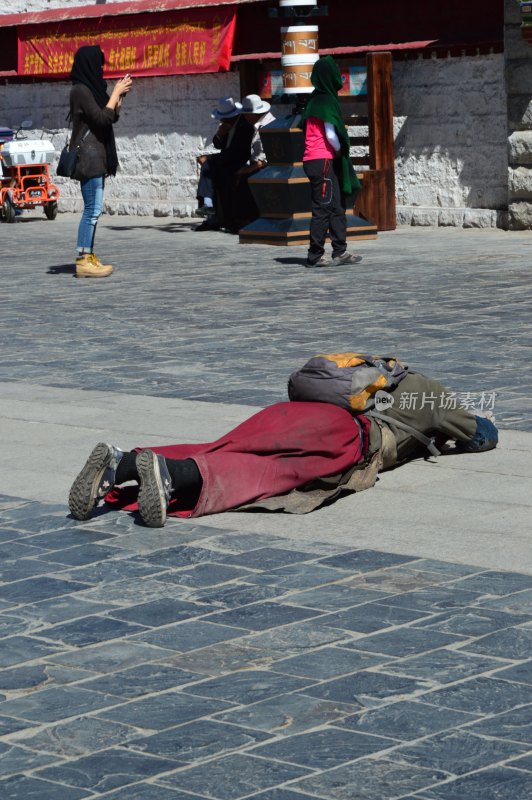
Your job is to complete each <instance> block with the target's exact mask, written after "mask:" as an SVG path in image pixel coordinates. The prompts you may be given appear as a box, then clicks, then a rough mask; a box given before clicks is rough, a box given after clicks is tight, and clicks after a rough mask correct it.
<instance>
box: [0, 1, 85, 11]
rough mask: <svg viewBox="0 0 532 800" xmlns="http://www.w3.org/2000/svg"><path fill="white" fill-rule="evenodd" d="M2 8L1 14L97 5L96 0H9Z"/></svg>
mask: <svg viewBox="0 0 532 800" xmlns="http://www.w3.org/2000/svg"><path fill="white" fill-rule="evenodd" d="M4 5H5V6H6V8H5V9H4V8H3V7H2V9H1V10H0V13H1V14H24V13H25V12H26V11H49V10H50V9H52V8H78V7H79V6H93V5H96V3H95V0H10V2H9V7H8V8H7V6H8V2H7V0H5V3H3V4H2V6H4Z"/></svg>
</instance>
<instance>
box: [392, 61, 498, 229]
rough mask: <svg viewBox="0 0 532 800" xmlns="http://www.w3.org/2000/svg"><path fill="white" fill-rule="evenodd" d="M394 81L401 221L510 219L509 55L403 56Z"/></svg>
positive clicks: (456, 222)
mask: <svg viewBox="0 0 532 800" xmlns="http://www.w3.org/2000/svg"><path fill="white" fill-rule="evenodd" d="M393 82H394V86H393V92H394V127H395V159H396V160H395V164H396V169H395V175H396V195H397V212H398V213H397V216H398V224H414V225H416V224H417V225H438V224H439V225H465V226H475V225H478V226H486V227H490V226H494V225H502V224H504V221H505V215H506V210H507V204H508V176H507V171H508V156H507V115H506V92H505V85H504V56H503V55H502V54H495V55H486V56H476V57H466V56H464V57H460V58H448V59H417V60H415V61H399V62H396V64H395V65H394V73H393Z"/></svg>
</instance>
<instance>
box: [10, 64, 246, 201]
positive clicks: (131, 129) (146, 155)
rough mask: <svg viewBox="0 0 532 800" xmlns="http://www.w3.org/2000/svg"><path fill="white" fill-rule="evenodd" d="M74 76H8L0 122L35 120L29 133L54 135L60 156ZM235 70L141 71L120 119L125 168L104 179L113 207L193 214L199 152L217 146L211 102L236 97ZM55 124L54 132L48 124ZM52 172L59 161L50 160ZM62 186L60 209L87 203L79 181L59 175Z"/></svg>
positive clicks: (117, 127) (120, 148) (119, 144)
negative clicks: (13, 80) (144, 74)
mask: <svg viewBox="0 0 532 800" xmlns="http://www.w3.org/2000/svg"><path fill="white" fill-rule="evenodd" d="M69 91H70V84H69V83H66V82H53V83H52V82H47V83H34V84H9V85H8V86H7V87H4V88H3V91H2V93H1V94H0V120H1V124H2V125H7V126H10V127H17V126H18V124H19V123H20V122H21V121H22V120H23V119H27V118H31V119H32V121H33V128H34V130H33V131H30V132H29V134H28V135H29V136H31V138H33V137H35V136H41V132H42V131H43V129H44V130H45V133H44V134H43V135H44V136H45V138H50V139H51V140H52V141H53V143H54V145H55V148H56V160H57V157H58V155H59V152H60V151H61V149H62V147H63V145H64V143H65V140H66V137H67V135H68V130H67V127H66V122H65V117H66V114H67V113H68V96H69ZM239 92H240V89H239V76H238V73H236V72H235V73H217V74H207V75H176V76H169V77H155V78H141V79H138V80H136V81H135V83H134V87H133V89H132V90H131V93H130V94H129V95H128V97H126V99H125V100H124V105H123V107H122V113H121V118H120V120H119V121H118V123H117V124H116V125H115V134H116V142H117V150H118V156H119V160H120V170H119V172H118V173H117V175H116V177H115V178H109V179H108V181H107V184H106V192H105V198H106V207H105V210H106V211H107V212H108V213H111V214H114V213H118V214H138V215H153V214H156V215H164V216H166V215H175V216H188V215H190V214H191V213H192V212H193V210H194V209H195V208H196V205H197V204H196V200H195V195H196V187H197V182H198V167H197V164H196V156H197V155H199V153H203V152H206V151H208V150H209V149H212V147H210V142H211V139H212V136H213V133H214V131H215V130H216V123H215V122H214V120H212V119H211V116H210V113H211V110H212V109H213V108H214V107H215V105H216V102H217V100H218V98H219V97H220V96H222V95H224V94H233V96H234V97H239ZM49 130H53V131H55V133H53V134H52V135H51V136H50V135H49V134H47V133H46V131H49ZM52 172H55V162H54V165H52ZM55 180H56V182H57V184H58V186H59V187H60V189H61V200H60V203H59V207H60V210H61V211H78V210H80V209H81V208H82V203H81V198H80V192H79V186H78V184H77V183H76V182H75V181H70V180H68V179H65V178H56V179H55Z"/></svg>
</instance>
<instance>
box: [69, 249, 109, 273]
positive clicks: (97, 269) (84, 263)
mask: <svg viewBox="0 0 532 800" xmlns="http://www.w3.org/2000/svg"><path fill="white" fill-rule="evenodd" d="M112 271H113V268H112V266H111V265H110V264H108V265H107V266H104V265H103V264H102V263H101V262H100V261H99V260H98V259H97V258H95V257H94V253H85V254H84V255H82V256H79V258H76V278H107V276H108V275H110V274H111V272H112Z"/></svg>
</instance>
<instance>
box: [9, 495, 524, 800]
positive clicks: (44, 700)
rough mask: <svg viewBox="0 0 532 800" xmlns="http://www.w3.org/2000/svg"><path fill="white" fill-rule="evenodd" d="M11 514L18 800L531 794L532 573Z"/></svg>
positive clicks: (445, 799) (28, 508) (505, 798)
mask: <svg viewBox="0 0 532 800" xmlns="http://www.w3.org/2000/svg"><path fill="white" fill-rule="evenodd" d="M0 507H1V519H2V528H1V538H2V544H1V554H2V565H1V567H0V579H1V581H2V584H1V585H0V608H1V614H0V629H1V630H2V633H3V635H4V637H5V640H4V642H3V646H2V649H1V651H0V667H1V669H0V692H1V693H2V694H1V700H2V702H0V731H1V732H2V734H3V735H2V737H1V743H0V764H1V769H2V776H3V780H2V781H1V782H0V796H1V797H2V798H3V800H8V799H9V800H11V798H16V800H25V798H43V799H45V798H46V799H47V798H50V800H52V798H53V799H54V800H56V799H58V800H71V799H72V800H74V799H77V798H86V797H87V798H88V797H90V798H93V797H97V798H100V797H105V798H109V800H111V798H112V799H113V800H118V799H119V798H120V800H126V798H127V800H141V798H142V799H143V800H194V798H197V799H198V798H211V799H212V800H236V799H237V798H255V800H306V799H307V798H326V799H327V800H338V798H340V800H388V799H389V800H391V798H399V797H401V798H407V797H416V798H418V800H429V798H430V799H431V800H518V799H519V800H526V798H531V797H532V780H531V776H530V771H531V769H532V751H531V750H530V746H531V733H532V731H531V721H532V715H531V710H532V662H531V660H530V653H531V647H532V581H531V579H530V578H529V577H527V576H524V575H521V574H519V573H511V572H497V571H488V570H482V569H479V568H478V567H475V566H470V567H468V566H463V565H458V564H452V563H446V562H443V561H437V560H430V559H419V558H417V557H416V556H415V555H412V556H399V555H393V554H388V553H382V552H378V551H373V550H368V549H364V550H363V549H346V548H341V547H338V546H336V545H335V544H334V543H331V542H327V543H323V542H322V543H319V542H318V543H305V544H303V545H302V543H299V544H298V547H297V549H296V547H295V545H294V544H293V543H292V542H290V540H285V539H281V538H279V537H271V536H265V537H259V536H256V535H255V536H248V535H245V534H241V533H237V532H234V533H231V532H226V531H223V532H222V531H216V529H215V528H214V529H213V528H212V527H206V526H202V525H201V524H200V525H197V524H189V525H188V526H187V527H186V529H185V531H184V530H183V527H182V526H181V527H180V528H179V530H177V527H178V526H180V523H179V522H176V521H175V520H174V521H171V522H170V523H168V525H167V527H166V528H165V529H164V530H161V531H146V530H145V529H142V528H140V527H139V526H138V525H137V524H136V520H135V519H134V518H133V517H132V516H129V515H126V514H103V515H99V516H96V517H95V518H94V519H93V520H92V521H91V522H90V523H87V524H82V523H76V522H75V521H73V520H69V519H68V518H67V517H66V515H65V508H64V507H63V506H50V505H44V504H39V503H31V502H30V503H28V502H21V501H17V500H15V499H13V498H9V497H2V498H1V499H0ZM176 533H179V536H176Z"/></svg>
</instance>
